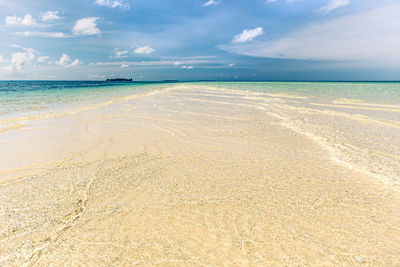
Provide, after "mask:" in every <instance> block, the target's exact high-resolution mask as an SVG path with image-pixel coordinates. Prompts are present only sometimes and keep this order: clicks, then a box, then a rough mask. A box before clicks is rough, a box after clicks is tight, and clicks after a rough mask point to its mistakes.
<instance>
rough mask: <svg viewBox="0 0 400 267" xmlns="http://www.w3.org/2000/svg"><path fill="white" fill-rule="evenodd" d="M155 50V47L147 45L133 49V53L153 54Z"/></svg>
mask: <svg viewBox="0 0 400 267" xmlns="http://www.w3.org/2000/svg"><path fill="white" fill-rule="evenodd" d="M153 52H154V49H153V48H151V47H150V46H147V45H146V46H141V47H138V48H136V49H135V51H133V53H135V54H151V53H153Z"/></svg>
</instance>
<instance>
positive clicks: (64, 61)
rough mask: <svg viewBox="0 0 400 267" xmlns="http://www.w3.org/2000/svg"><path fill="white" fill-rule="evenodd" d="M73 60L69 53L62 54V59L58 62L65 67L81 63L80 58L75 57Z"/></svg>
mask: <svg viewBox="0 0 400 267" xmlns="http://www.w3.org/2000/svg"><path fill="white" fill-rule="evenodd" d="M71 61H72V60H71V58H70V57H69V56H68V55H67V54H62V55H61V58H60V60H58V61H57V62H56V64H57V65H60V66H62V67H64V68H70V67H73V66H76V65H78V64H80V63H81V62H80V61H79V59H75V60H74V61H72V62H71Z"/></svg>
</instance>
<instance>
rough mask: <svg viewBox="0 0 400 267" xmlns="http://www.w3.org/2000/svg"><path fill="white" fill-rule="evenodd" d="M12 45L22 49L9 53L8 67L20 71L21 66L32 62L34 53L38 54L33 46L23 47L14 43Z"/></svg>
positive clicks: (34, 56)
mask: <svg viewBox="0 0 400 267" xmlns="http://www.w3.org/2000/svg"><path fill="white" fill-rule="evenodd" d="M12 47H14V48H20V49H22V50H23V51H22V52H15V53H12V54H11V59H10V65H9V66H10V68H9V69H15V70H17V71H22V66H24V65H26V64H30V63H32V62H33V61H34V60H35V58H36V55H37V54H39V52H38V51H36V50H35V49H33V48H23V47H19V46H16V45H13V46H12Z"/></svg>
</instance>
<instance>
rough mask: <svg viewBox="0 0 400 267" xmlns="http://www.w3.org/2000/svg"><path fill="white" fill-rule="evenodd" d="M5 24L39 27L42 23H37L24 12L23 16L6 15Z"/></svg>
mask: <svg viewBox="0 0 400 267" xmlns="http://www.w3.org/2000/svg"><path fill="white" fill-rule="evenodd" d="M5 23H6V25H7V26H26V27H41V26H43V25H42V24H40V23H38V22H37V21H36V19H34V18H33V17H32V15H31V14H26V15H25V16H24V17H17V16H7V17H6V19H5Z"/></svg>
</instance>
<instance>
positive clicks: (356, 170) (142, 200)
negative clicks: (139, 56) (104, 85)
mask: <svg viewBox="0 0 400 267" xmlns="http://www.w3.org/2000/svg"><path fill="white" fill-rule="evenodd" d="M315 104H316V105H315ZM330 106H333V107H330ZM328 107H330V108H335V109H329V110H328V109H327V108H328ZM360 109H362V111H365V113H360ZM371 109H373V111H374V113H373V114H374V116H372V115H371V114H369V113H368V112H371ZM376 109H378V110H376ZM387 109H389V111H388V110H387ZM352 110H356V112H357V113H356V114H354V113H351V111H352ZM399 111H400V109H399V108H398V107H397V106H391V107H385V106H382V107H381V106H379V105H374V104H368V103H358V102H351V101H347V100H337V101H336V102H335V103H333V102H332V103H315V100H314V99H307V98H304V97H299V96H291V95H283V94H276V95H273V94H263V93H252V92H244V91H243V92H241V91H231V90H228V89H221V88H219V89H218V88H212V87H206V86H195V85H180V86H176V87H171V88H168V89H166V90H162V91H157V92H152V93H148V94H144V95H140V96H134V97H127V98H125V99H119V100H118V101H111V102H109V103H107V104H104V105H98V106H96V107H93V108H86V109H82V110H76V111H75V112H67V113H65V114H58V115H57V116H53V117H52V116H49V117H48V118H47V119H46V118H43V117H42V118H32V119H31V120H30V121H29V123H27V124H26V125H24V126H23V127H16V128H12V127H11V126H10V128H9V129H6V130H4V131H3V132H1V133H0V135H1V140H0V151H1V154H0V203H1V206H0V265H2V266H3V265H4V266H8V265H11V266H20V265H28V266H65V265H73V266H77V265H78V266H80V265H82V266H222V265H226V266H299V265H300V266H304V265H306V266H307V265H322V266H332V265H335V266H399V265H400V256H399V255H400V195H399V188H398V184H399V179H400V177H399V172H398V171H399V169H398V168H399V166H400V153H399V149H400V148H399V146H398V145H399V143H398V140H399V139H398V137H399V135H400V133H399V129H400V128H399V124H398V123H399V122H398V121H396V120H395V119H393V118H391V117H390V116H392V115H391V114H396V113H397V114H398V112H399ZM379 112H382V113H379ZM385 112H392V113H390V114H389V113H385ZM394 118H395V117H394ZM16 123H20V122H18V121H17V122H16ZM374 133H375V134H374ZM376 133H379V134H376Z"/></svg>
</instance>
